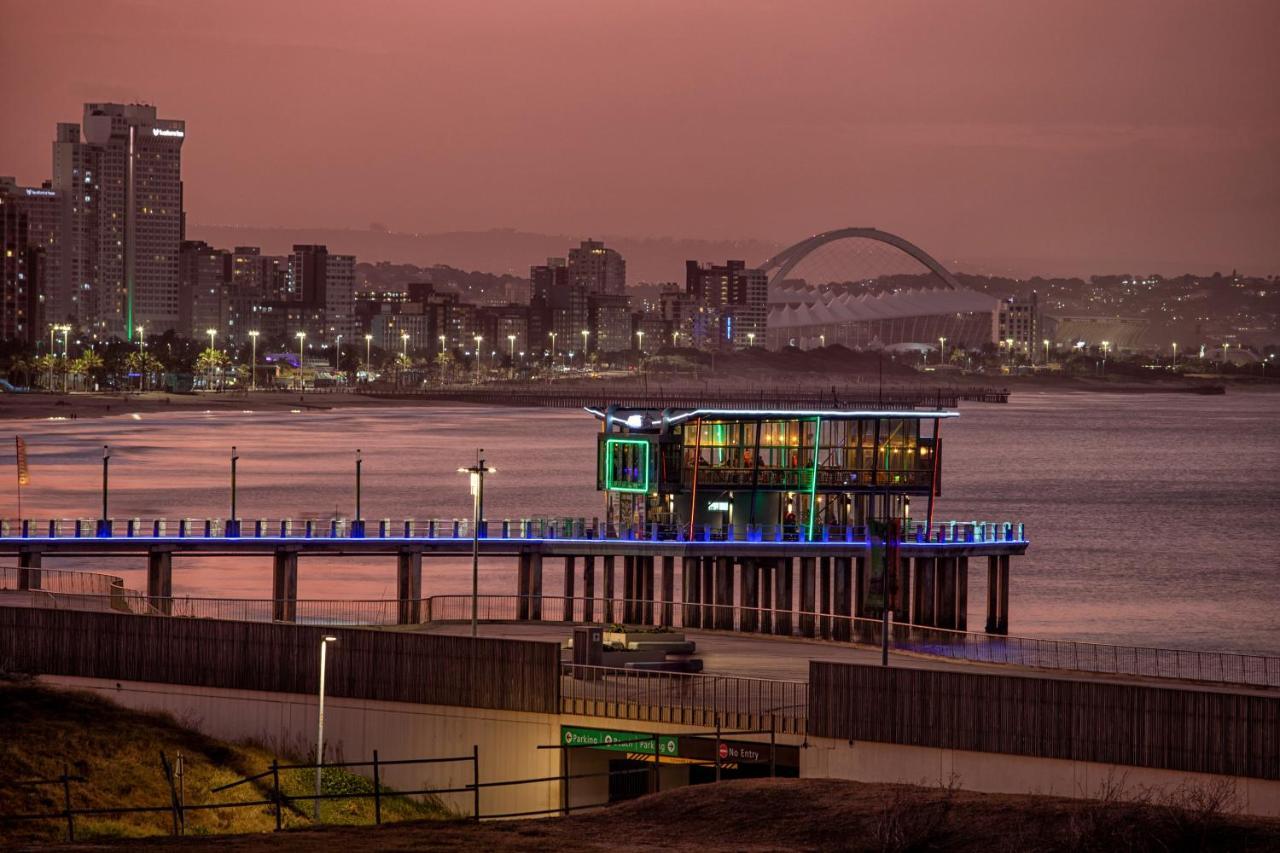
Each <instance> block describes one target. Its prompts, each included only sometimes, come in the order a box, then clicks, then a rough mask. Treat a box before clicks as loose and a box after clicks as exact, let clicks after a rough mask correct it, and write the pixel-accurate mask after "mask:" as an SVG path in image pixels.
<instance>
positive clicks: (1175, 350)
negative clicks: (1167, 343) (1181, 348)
mask: <svg viewBox="0 0 1280 853" xmlns="http://www.w3.org/2000/svg"><path fill="white" fill-rule="evenodd" d="M1173 366H1174V367H1177V366H1178V342H1177V341H1174V342H1173Z"/></svg>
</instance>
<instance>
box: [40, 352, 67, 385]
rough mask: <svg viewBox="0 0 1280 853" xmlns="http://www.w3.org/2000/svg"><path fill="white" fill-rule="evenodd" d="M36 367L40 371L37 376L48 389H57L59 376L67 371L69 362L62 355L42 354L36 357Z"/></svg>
mask: <svg viewBox="0 0 1280 853" xmlns="http://www.w3.org/2000/svg"><path fill="white" fill-rule="evenodd" d="M36 368H37V370H38V371H39V372H38V373H37V374H36V377H37V379H39V381H40V382H42V383H43V384H44V386H45V388H46V390H49V391H56V390H57V388H58V378H59V377H60V376H62V374H64V373H66V371H67V363H66V361H65V360H64V359H63V358H62V356H58V355H42V356H40V357H39V358H38V359H36Z"/></svg>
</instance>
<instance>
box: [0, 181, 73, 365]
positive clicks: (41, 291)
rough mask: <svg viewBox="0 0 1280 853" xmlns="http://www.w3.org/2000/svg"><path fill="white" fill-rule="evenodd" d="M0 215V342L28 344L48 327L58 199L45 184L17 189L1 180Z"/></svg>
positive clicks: (51, 318) (53, 316)
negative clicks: (0, 216) (0, 215)
mask: <svg viewBox="0 0 1280 853" xmlns="http://www.w3.org/2000/svg"><path fill="white" fill-rule="evenodd" d="M0 203H3V204H4V206H5V207H4V210H3V219H4V222H3V236H4V247H3V251H4V258H3V263H4V278H3V281H2V282H0V338H6V339H17V340H25V341H28V342H33V341H37V340H40V339H41V335H42V334H43V330H44V328H45V326H46V325H47V324H48V323H52V322H60V321H58V320H57V315H56V314H54V313H51V312H49V311H48V310H47V309H48V305H47V303H46V297H47V294H48V292H49V291H50V289H51V286H52V285H53V284H54V283H55V282H56V280H57V275H58V262H59V258H58V251H57V250H58V244H59V240H58V237H59V234H60V228H61V216H62V198H61V194H60V193H59V192H58V191H57V190H54V189H53V188H52V187H51V186H50V184H49V182H47V181H46V182H45V183H44V185H43V186H39V187H22V186H18V183H17V181H15V180H14V179H13V178H9V177H0Z"/></svg>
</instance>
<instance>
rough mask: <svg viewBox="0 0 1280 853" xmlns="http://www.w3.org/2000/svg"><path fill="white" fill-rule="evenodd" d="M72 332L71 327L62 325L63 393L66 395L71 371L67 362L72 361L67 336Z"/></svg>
mask: <svg viewBox="0 0 1280 853" xmlns="http://www.w3.org/2000/svg"><path fill="white" fill-rule="evenodd" d="M70 331H71V327H70V326H68V325H66V324H65V323H64V324H63V325H62V393H63V394H65V393H67V391H68V390H69V389H68V388H67V381H68V377H69V376H70V375H71V371H70V370H68V369H67V362H68V361H70V358H71V353H70V352H69V350H68V347H67V334H68V333H69V332H70Z"/></svg>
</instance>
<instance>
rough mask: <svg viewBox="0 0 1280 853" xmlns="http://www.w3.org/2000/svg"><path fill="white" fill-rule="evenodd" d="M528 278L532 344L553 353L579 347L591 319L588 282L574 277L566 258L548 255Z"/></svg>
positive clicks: (538, 350)
mask: <svg viewBox="0 0 1280 853" xmlns="http://www.w3.org/2000/svg"><path fill="white" fill-rule="evenodd" d="M529 281H530V290H531V297H530V301H529V330H528V338H529V345H530V346H531V347H533V349H534V351H536V352H542V351H545V352H547V353H549V354H551V355H553V356H555V355H558V354H560V353H566V352H568V351H569V350H573V349H580V348H581V338H580V337H579V336H580V335H581V334H582V330H583V329H588V330H589V329H590V323H591V316H590V313H589V312H590V308H589V305H588V304H587V295H588V290H587V286H586V285H585V284H582V283H579V282H574V281H572V280H571V278H570V273H569V265H568V264H566V263H565V259H564V258H547V262H546V264H544V265H542V266H535V267H530V268H529ZM553 334H554V335H555V337H554V338H553V337H551V336H552V335H553ZM553 347H554V350H555V352H554V353H553V352H552V348H553Z"/></svg>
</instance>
